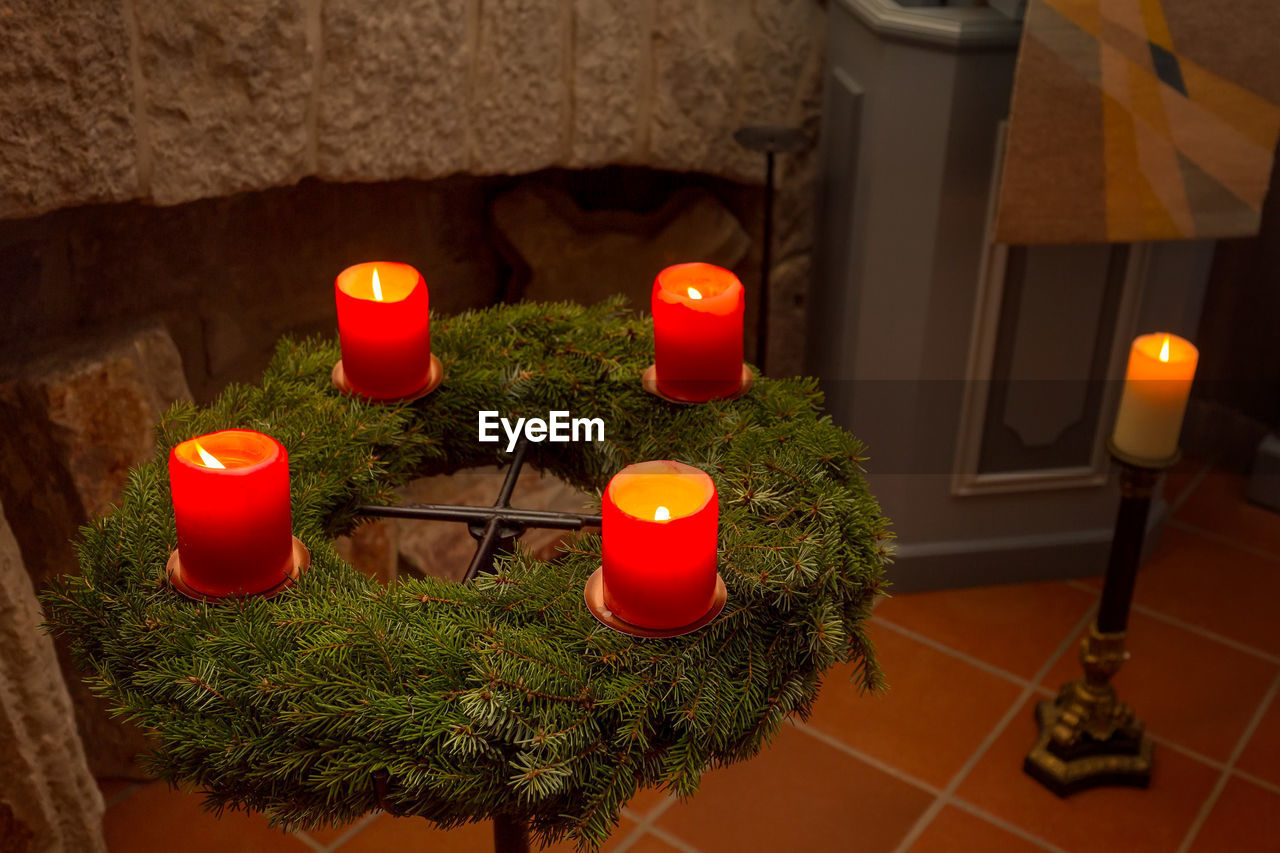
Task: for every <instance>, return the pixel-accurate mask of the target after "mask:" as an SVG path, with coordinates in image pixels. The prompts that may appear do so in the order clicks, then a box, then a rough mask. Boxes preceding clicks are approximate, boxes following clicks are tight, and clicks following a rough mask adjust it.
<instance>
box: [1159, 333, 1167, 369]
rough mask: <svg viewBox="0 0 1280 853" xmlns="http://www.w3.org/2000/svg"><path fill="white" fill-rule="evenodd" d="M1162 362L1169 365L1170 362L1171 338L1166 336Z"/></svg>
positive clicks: (1161, 356) (1161, 352)
mask: <svg viewBox="0 0 1280 853" xmlns="http://www.w3.org/2000/svg"><path fill="white" fill-rule="evenodd" d="M1160 360H1161V361H1163V362H1165V363H1168V361H1169V336H1168V335H1165V336H1164V346H1162V347H1160Z"/></svg>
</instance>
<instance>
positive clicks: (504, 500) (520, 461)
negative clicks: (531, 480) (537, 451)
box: [493, 439, 529, 506]
mask: <svg viewBox="0 0 1280 853" xmlns="http://www.w3.org/2000/svg"><path fill="white" fill-rule="evenodd" d="M528 450H529V442H528V441H526V440H525V439H520V443H519V444H517V445H516V450H515V452H514V453H512V454H511V467H510V468H508V469H507V478H506V479H505V480H503V481H502V491H500V492H498V499H497V500H496V501H494V504H493V505H494V506H510V505H511V493H512V492H514V491H515V488H516V481H517V480H519V479H520V469H521V468H523V467H524V455H525V453H526V452H527V451H528Z"/></svg>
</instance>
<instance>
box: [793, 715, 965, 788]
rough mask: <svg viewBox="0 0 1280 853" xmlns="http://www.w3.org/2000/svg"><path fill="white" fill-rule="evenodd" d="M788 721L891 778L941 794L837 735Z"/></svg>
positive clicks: (815, 738) (796, 721) (806, 724)
mask: <svg viewBox="0 0 1280 853" xmlns="http://www.w3.org/2000/svg"><path fill="white" fill-rule="evenodd" d="M790 722H791V725H792V726H793V727H794V728H796V729H799V730H800V731H802V732H804V733H805V734H807V735H808V736H809V737H811V738H813V739H814V740H817V741H819V742H821V743H825V744H826V745H827V746H829V747H831V748H832V749H835V750H838V751H839V752H843V753H844V754H845V755H848V756H850V757H851V758H856V759H857V760H858V761H861V762H862V763H863V764H868V765H870V766H871V767H873V768H875V769H876V770H879V771H880V772H881V773H884V774H885V775H887V776H892V777H893V778H895V779H897V780H898V781H900V782H906V783H907V784H908V785H911V786H913V787H916V788H919V789H920V790H922V791H924V792H925V793H926V794H929V795H931V796H934V797H940V796H942V789H941V788H939V787H938V786H937V785H934V784H931V783H929V782H926V781H924V780H923V779H918V778H916V777H915V776H912V775H911V774H910V773H908V772H907V771H905V770H900V769H899V768H897V767H894V766H893V765H892V764H888V763H887V762H885V761H882V760H880V759H879V758H876V757H874V756H871V755H868V754H866V753H865V752H863V751H862V750H860V749H858V748H856V747H852V746H850V745H849V744H847V743H845V742H844V741H842V740H840V739H839V738H837V737H833V736H832V735H829V734H827V733H826V732H824V731H821V730H820V729H815V728H814V727H813V726H811V725H809V724H808V723H802V722H800V721H798V720H791V721H790Z"/></svg>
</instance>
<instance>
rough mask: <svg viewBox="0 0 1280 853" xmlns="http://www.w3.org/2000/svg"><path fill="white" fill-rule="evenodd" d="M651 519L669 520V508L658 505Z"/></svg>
mask: <svg viewBox="0 0 1280 853" xmlns="http://www.w3.org/2000/svg"><path fill="white" fill-rule="evenodd" d="M653 520H654V521H670V520H671V510H669V509H667V508H666V507H665V506H660V507H658V508H657V509H655V510H654V511H653Z"/></svg>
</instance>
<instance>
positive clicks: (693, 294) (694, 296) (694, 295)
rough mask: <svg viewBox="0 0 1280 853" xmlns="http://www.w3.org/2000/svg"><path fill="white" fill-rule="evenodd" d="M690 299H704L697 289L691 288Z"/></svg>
mask: <svg viewBox="0 0 1280 853" xmlns="http://www.w3.org/2000/svg"><path fill="white" fill-rule="evenodd" d="M689 298H690V299H701V298H702V294H701V293H700V292H699V291H698V290H697V289H696V288H693V287H691V288H689Z"/></svg>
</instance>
